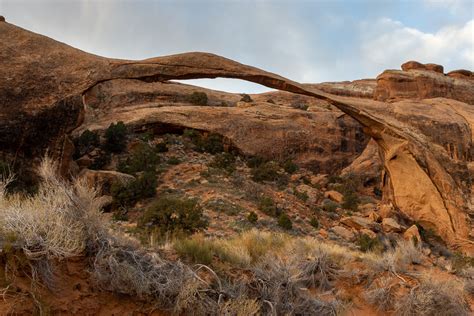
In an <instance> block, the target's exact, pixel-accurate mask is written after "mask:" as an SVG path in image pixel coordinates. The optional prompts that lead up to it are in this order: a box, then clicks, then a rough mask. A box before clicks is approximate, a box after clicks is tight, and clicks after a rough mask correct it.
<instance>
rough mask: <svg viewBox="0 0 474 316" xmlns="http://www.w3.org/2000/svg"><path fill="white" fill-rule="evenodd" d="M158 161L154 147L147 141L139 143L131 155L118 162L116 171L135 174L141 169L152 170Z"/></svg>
mask: <svg viewBox="0 0 474 316" xmlns="http://www.w3.org/2000/svg"><path fill="white" fill-rule="evenodd" d="M159 162H160V157H159V156H158V155H157V154H156V149H155V148H153V147H151V146H150V145H148V144H147V143H140V144H139V145H138V146H137V147H136V148H134V150H133V151H132V153H131V155H130V156H129V157H127V158H126V159H125V160H122V161H120V162H119V165H118V171H120V172H124V173H129V174H135V173H137V172H141V171H154V170H155V169H156V165H157V164H158V163H159Z"/></svg>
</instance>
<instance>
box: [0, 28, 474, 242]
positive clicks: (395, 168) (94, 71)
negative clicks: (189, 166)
mask: <svg viewBox="0 0 474 316" xmlns="http://www.w3.org/2000/svg"><path fill="white" fill-rule="evenodd" d="M0 38H2V41H1V42H0V109H1V110H0V147H1V148H2V149H4V150H5V151H9V152H13V153H22V154H24V155H26V156H28V155H29V156H35V155H39V154H43V153H44V152H45V150H46V149H49V151H50V153H53V154H54V155H56V156H57V157H62V159H63V161H68V157H64V155H62V152H63V150H64V146H65V145H64V144H65V139H66V138H65V137H66V136H67V134H68V133H70V132H72V131H73V130H74V129H76V128H78V127H80V126H81V124H82V123H83V122H84V117H85V113H86V112H87V110H88V106H89V103H88V100H87V96H88V92H89V91H92V90H93V89H94V87H96V86H97V85H98V84H101V83H105V82H109V81H114V80H119V79H127V80H129V79H136V80H140V81H144V82H166V81H168V80H172V79H193V78H216V77H225V78H235V79H242V80H248V81H252V82H255V83H259V84H262V85H265V86H268V87H271V88H274V89H279V90H285V91H288V92H292V93H297V94H302V95H307V96H310V97H314V98H316V99H320V100H323V101H325V102H328V103H329V104H331V106H334V107H337V108H339V109H340V110H341V111H343V112H344V113H346V114H347V115H349V116H351V117H352V118H354V119H355V120H357V121H358V122H359V123H360V124H362V125H363V126H364V132H365V133H366V134H367V135H369V136H371V137H372V138H373V139H374V140H375V141H376V142H377V144H378V146H379V149H380V153H381V156H382V163H383V165H384V174H383V185H384V198H385V199H387V200H389V201H391V202H392V203H393V204H394V205H395V206H396V207H397V208H398V209H399V211H400V212H401V214H403V215H404V216H405V217H407V218H409V219H410V220H412V221H417V222H419V223H420V224H421V225H422V226H424V227H426V228H432V229H434V230H435V231H436V232H437V233H438V234H439V235H440V236H441V237H442V238H443V239H444V240H445V241H446V242H447V243H448V244H449V245H450V246H452V247H455V248H459V249H462V250H464V251H472V249H473V242H472V240H470V239H469V232H470V221H469V218H468V213H469V212H470V211H472V207H471V205H470V196H471V177H472V176H471V174H470V172H469V169H468V163H469V162H470V161H471V160H472V136H473V135H472V124H473V120H474V113H473V110H472V104H474V85H473V82H472V80H471V79H465V78H464V77H465V76H464V77H463V78H459V77H457V76H444V75H443V74H441V73H439V72H436V71H432V70H431V69H435V70H437V71H439V68H437V67H431V66H430V67H426V66H425V68H426V69H421V70H420V69H410V70H408V71H386V72H384V73H383V74H382V75H380V76H379V77H378V78H377V87H376V89H375V92H374V97H375V100H370V99H368V98H365V97H364V98H361V97H360V95H358V96H359V97H354V96H353V95H352V94H348V95H351V96H349V97H347V96H340V95H335V94H330V93H327V92H324V91H322V90H321V89H319V88H317V87H314V86H312V85H301V84H299V83H297V82H294V81H291V80H288V79H286V78H283V77H281V76H278V75H275V74H272V73H268V72H265V71H263V70H260V69H257V68H254V67H250V66H246V65H242V64H239V63H237V62H234V61H232V60H229V59H226V58H223V57H220V56H216V55H212V54H207V53H186V54H179V55H172V56H165V57H159V58H152V59H147V60H142V61H127V60H113V59H107V58H103V57H99V56H94V55H91V54H87V53H84V52H82V51H79V50H77V49H74V48H72V47H69V46H67V45H65V44H62V43H58V42H56V41H54V40H52V39H49V38H46V37H44V36H40V35H37V34H34V33H31V32H28V31H25V30H23V29H21V28H18V27H16V26H14V25H11V24H9V23H0ZM331 92H335V91H332V90H331ZM406 98H409V99H410V100H400V99H406ZM426 98H432V99H426ZM451 99H454V100H457V101H453V100H451ZM387 100H390V101H392V100H397V102H390V103H387V102H383V101H387ZM104 110H105V111H106V109H104ZM136 110H137V111H139V107H137V109H136ZM182 119H183V120H187V119H188V117H186V115H183V117H182ZM201 124H202V123H201Z"/></svg>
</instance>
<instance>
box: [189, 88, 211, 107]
mask: <svg viewBox="0 0 474 316" xmlns="http://www.w3.org/2000/svg"><path fill="white" fill-rule="evenodd" d="M188 100H189V102H190V103H192V104H196V105H207V94H206V93H205V92H198V91H195V92H193V93H192V94H191V95H190V96H189V99H188Z"/></svg>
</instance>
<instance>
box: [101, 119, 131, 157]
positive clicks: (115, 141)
mask: <svg viewBox="0 0 474 316" xmlns="http://www.w3.org/2000/svg"><path fill="white" fill-rule="evenodd" d="M126 146H127V127H126V126H125V124H124V123H123V122H121V121H120V122H117V123H112V124H110V126H109V127H108V128H107V130H106V131H105V144H104V148H105V150H107V151H109V152H112V153H120V152H122V151H123V150H124V149H125V147H126Z"/></svg>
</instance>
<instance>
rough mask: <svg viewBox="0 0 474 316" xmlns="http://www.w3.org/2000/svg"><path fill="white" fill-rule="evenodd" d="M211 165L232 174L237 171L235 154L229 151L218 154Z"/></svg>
mask: <svg viewBox="0 0 474 316" xmlns="http://www.w3.org/2000/svg"><path fill="white" fill-rule="evenodd" d="M209 166H210V167H212V168H218V169H222V170H225V171H226V172H227V173H229V174H230V173H232V172H234V171H235V156H234V155H232V154H231V153H227V152H224V153H220V154H217V155H215V156H214V159H213V160H212V162H211V163H210V164H209Z"/></svg>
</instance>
